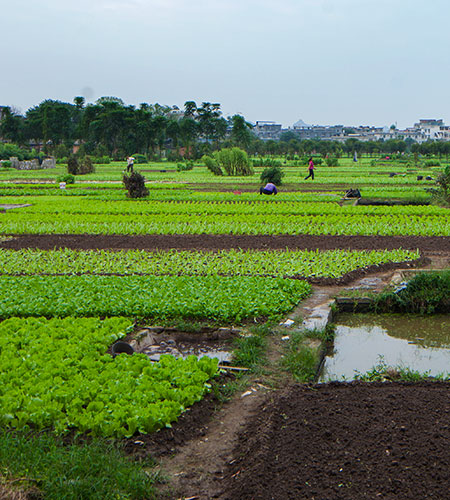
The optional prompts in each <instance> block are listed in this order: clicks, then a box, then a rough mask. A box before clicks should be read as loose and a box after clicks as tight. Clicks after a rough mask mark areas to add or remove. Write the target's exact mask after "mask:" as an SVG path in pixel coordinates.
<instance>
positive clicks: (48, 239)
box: [0, 234, 450, 254]
mask: <svg viewBox="0 0 450 500" xmlns="http://www.w3.org/2000/svg"><path fill="white" fill-rule="evenodd" d="M12 236H14V238H12V239H10V240H7V241H2V242H0V248H12V249H20V248H39V249H42V250H50V249H53V248H74V249H80V250H89V249H93V250H95V249H111V250H120V249H142V250H156V249H161V250H167V249H178V250H221V249H224V250H226V249H232V248H242V249H255V250H271V249H274V250H275V249H278V250H283V249H286V248H288V249H307V250H316V249H319V250H329V249H351V250H383V249H387V250H392V249H395V248H404V249H412V250H415V249H419V250H420V251H421V252H423V253H436V254H439V253H450V237H449V236H428V237H427V236H328V235H306V234H301V235H294V236H291V235H278V236H267V235H255V236H251V235H229V234H224V235H210V234H195V235H177V234H175V235H159V234H155V235H153V234H152V235H150V234H149V235H138V236H130V235H84V234H80V235H76V234H42V235H41V234H36V235H12Z"/></svg>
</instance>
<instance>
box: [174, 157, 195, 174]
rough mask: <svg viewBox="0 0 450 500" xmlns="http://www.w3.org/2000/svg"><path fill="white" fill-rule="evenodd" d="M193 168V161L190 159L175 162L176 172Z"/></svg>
mask: <svg viewBox="0 0 450 500" xmlns="http://www.w3.org/2000/svg"><path fill="white" fill-rule="evenodd" d="M193 168H194V162H193V161H192V160H187V161H186V162H184V163H182V162H180V163H177V172H184V171H186V170H192V169H193Z"/></svg>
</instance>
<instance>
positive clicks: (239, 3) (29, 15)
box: [0, 0, 450, 128]
mask: <svg viewBox="0 0 450 500" xmlns="http://www.w3.org/2000/svg"><path fill="white" fill-rule="evenodd" d="M0 12H1V17H2V22H1V26H0V55H1V57H0V61H1V62H0V68H1V69H0V105H4V106H5V105H6V106H13V107H15V108H16V109H18V110H19V111H20V112H22V113H25V112H26V110H27V109H28V108H30V107H32V106H36V105H38V104H39V103H40V102H41V101H43V100H45V99H57V100H61V101H64V102H72V101H73V98H74V97H75V96H79V95H83V96H84V97H85V98H86V101H87V102H95V100H96V99H98V98H99V97H102V96H116V97H120V98H122V99H123V100H124V101H125V103H126V104H133V105H139V104H140V103H142V102H147V103H156V102H158V103H160V104H166V105H170V106H172V105H177V106H179V107H180V108H182V107H183V105H184V103H185V102H186V101H189V100H193V101H196V102H197V103H198V104H201V102H203V101H206V102H219V103H221V105H222V110H223V113H224V116H231V115H233V114H235V113H241V114H243V115H244V116H245V117H246V118H247V119H248V120H249V121H253V122H255V121H257V120H268V121H275V122H277V123H281V124H283V126H285V127H288V126H292V124H293V123H294V122H296V121H297V120H299V119H303V120H304V121H305V122H306V123H309V124H320V125H333V124H341V125H347V126H358V125H375V126H390V125H391V124H397V126H398V127H399V128H405V127H409V126H412V125H413V124H414V123H415V122H417V121H418V120H419V119H421V118H442V119H444V122H445V123H447V124H450V99H448V89H449V88H450V64H449V63H448V51H449V47H450V29H448V22H449V19H450V2H449V1H448V0H427V1H424V0H76V1H75V0H14V1H11V0H0Z"/></svg>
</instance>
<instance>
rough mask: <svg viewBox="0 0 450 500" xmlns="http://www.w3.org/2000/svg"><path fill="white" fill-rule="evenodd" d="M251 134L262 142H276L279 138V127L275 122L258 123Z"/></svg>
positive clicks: (280, 130)
mask: <svg viewBox="0 0 450 500" xmlns="http://www.w3.org/2000/svg"><path fill="white" fill-rule="evenodd" d="M252 130H253V133H254V134H255V135H256V137H257V138H258V139H261V140H262V141H269V140H273V141H278V140H279V139H280V136H281V132H282V129H281V125H280V124H278V123H275V122H267V121H258V122H256V125H255V126H254V127H253V129H252Z"/></svg>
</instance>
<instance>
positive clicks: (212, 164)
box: [202, 155, 223, 175]
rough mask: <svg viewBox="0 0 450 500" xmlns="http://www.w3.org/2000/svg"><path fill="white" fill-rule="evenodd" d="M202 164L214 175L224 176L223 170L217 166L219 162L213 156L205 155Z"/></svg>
mask: <svg viewBox="0 0 450 500" xmlns="http://www.w3.org/2000/svg"><path fill="white" fill-rule="evenodd" d="M202 162H203V163H204V164H205V165H206V168H207V169H208V170H210V171H211V172H212V173H213V174H214V175H223V172H222V169H221V168H220V167H219V165H218V164H217V161H216V160H215V159H214V158H212V157H211V156H208V155H203V156H202Z"/></svg>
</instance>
